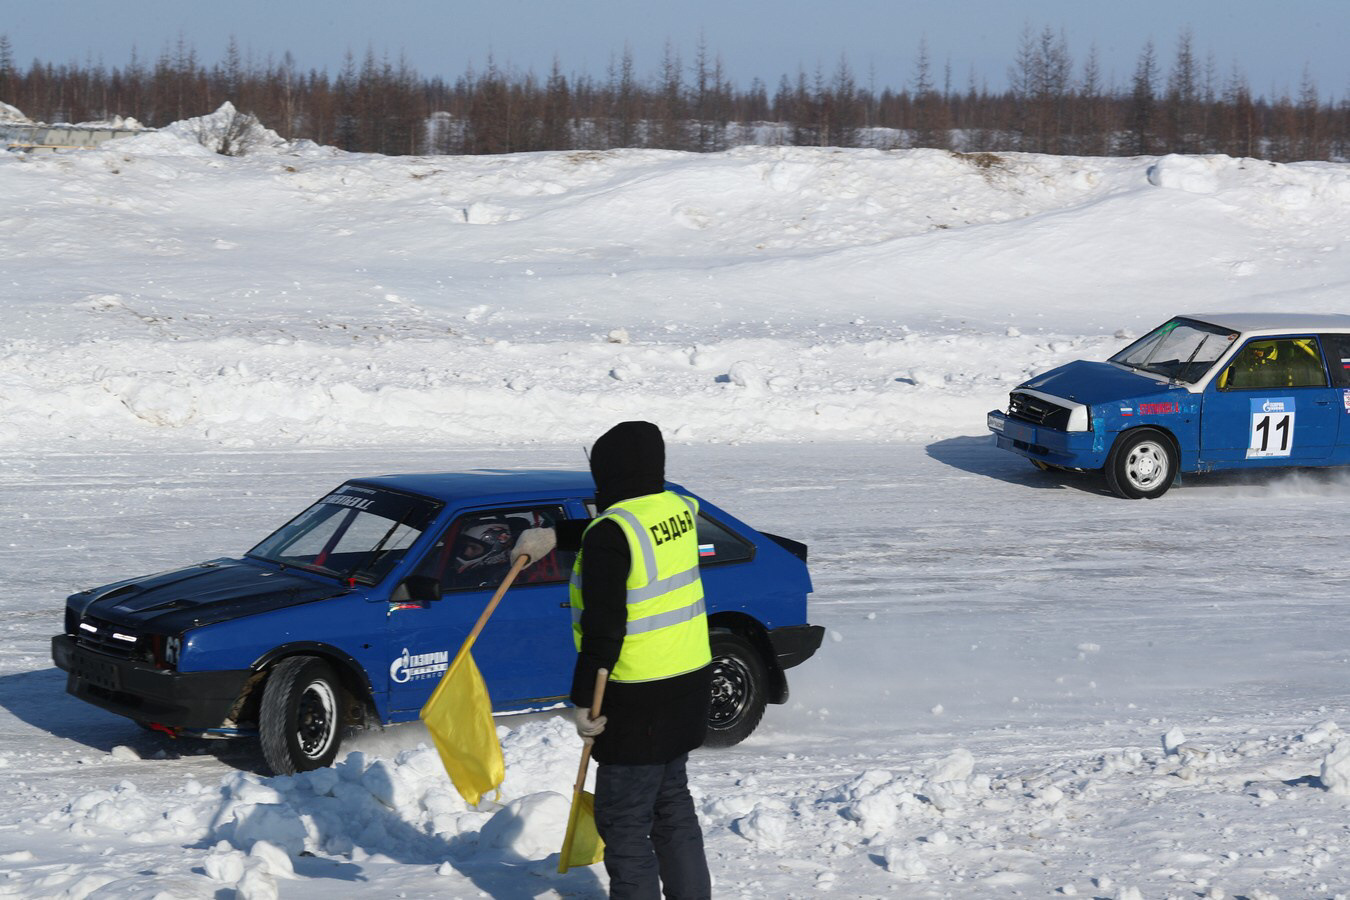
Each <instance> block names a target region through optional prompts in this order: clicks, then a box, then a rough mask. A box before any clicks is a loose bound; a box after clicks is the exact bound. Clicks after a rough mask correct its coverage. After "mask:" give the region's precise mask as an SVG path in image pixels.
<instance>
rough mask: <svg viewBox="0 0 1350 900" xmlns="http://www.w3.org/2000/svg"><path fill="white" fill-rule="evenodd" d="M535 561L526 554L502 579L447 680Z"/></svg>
mask: <svg viewBox="0 0 1350 900" xmlns="http://www.w3.org/2000/svg"><path fill="white" fill-rule="evenodd" d="M533 561H534V560H532V559H530V558H529V557H528V556H525V555H524V554H521V555H520V556H517V557H516V561H515V563H514V564H512V566H511V571H509V572H507V573H506V577H505V578H503V579H502V583H501V584H500V585H499V586H498V587H497V593H495V594H493V595H492V599H491V600H489V601H488V605H487V606H486V607H484V608H483V614H482V615H481V616H479V617H478V621H477V622H475V623H474V626H473V630H472V631H470V632H469V636H468V637H467V638H465V639H464V643H463V644H461V645H460V648H459V652H458V653H456V654H455V659H454V661H453V662H451V663H450V668H448V669H446V670H445V677H446V678H449V677H450V676H451V675H453V674H454V672H455V669H457V668H459V664H460V662H461V661H462V660H463V659H464V657H466V656H468V655H469V650H471V649H472V648H473V642H474V641H476V640H478V635H479V634H480V633H481V632H482V630H483V626H484V625H486V624H487V620H488V619H490V618H492V613H493V612H495V611H496V609H497V604H498V603H500V602H501V599H502V596H503V595H504V594H505V593H506V589H507V588H509V587H510V586H511V584H512V583H513V582H514V581H515V580H516V576H517V575H519V574H520V570H521V569H523V568H525V567H526V566H528V565H529V564H530V563H532V562H533Z"/></svg>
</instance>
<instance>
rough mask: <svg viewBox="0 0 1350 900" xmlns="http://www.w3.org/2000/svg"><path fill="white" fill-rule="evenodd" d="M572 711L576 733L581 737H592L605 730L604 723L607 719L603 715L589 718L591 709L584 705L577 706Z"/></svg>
mask: <svg viewBox="0 0 1350 900" xmlns="http://www.w3.org/2000/svg"><path fill="white" fill-rule="evenodd" d="M573 712H574V713H575V714H576V719H577V734H579V735H581V737H582V738H583V739H587V738H593V737H595V736H596V735H598V734H599V733H600V732H602V731H604V730H605V723H606V722H608V721H609V719H608V718H606V717H605V716H596V717H595V718H594V719H592V718H591V711H590V710H589V709H586V708H585V707H584V706H578V707H577V708H576V709H575V710H573Z"/></svg>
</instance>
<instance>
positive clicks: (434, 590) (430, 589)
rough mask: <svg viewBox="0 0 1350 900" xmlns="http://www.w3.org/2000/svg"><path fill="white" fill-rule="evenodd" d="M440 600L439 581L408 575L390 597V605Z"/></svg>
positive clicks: (424, 576) (430, 577) (427, 577)
mask: <svg viewBox="0 0 1350 900" xmlns="http://www.w3.org/2000/svg"><path fill="white" fill-rule="evenodd" d="M439 599H441V580H440V579H439V578H434V577H432V576H430V575H409V576H408V577H407V578H405V579H403V580H402V581H400V582H399V584H398V587H396V588H394V593H393V594H391V595H390V597H389V602H390V603H426V602H427V601H430V600H439Z"/></svg>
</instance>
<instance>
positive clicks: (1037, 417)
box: [1008, 391, 1071, 431]
mask: <svg viewBox="0 0 1350 900" xmlns="http://www.w3.org/2000/svg"><path fill="white" fill-rule="evenodd" d="M1070 412H1071V410H1069V409H1068V408H1066V407H1063V406H1060V405H1059V404H1057V403H1051V402H1050V401H1049V400H1045V399H1042V398H1041V397H1036V396H1033V395H1032V394H1027V393H1023V392H1022V391H1013V392H1012V393H1011V394H1009V395H1008V415H1009V416H1011V417H1012V418H1014V419H1021V420H1022V421H1023V422H1031V423H1032V424H1033V425H1044V426H1046V427H1047V428H1058V429H1060V430H1061V431H1063V430H1067V429H1068V427H1069V413H1070Z"/></svg>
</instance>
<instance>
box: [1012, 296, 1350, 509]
mask: <svg viewBox="0 0 1350 900" xmlns="http://www.w3.org/2000/svg"><path fill="white" fill-rule="evenodd" d="M988 425H989V430H990V431H992V432H993V433H994V437H995V440H996V443H997V444H998V446H999V447H1002V448H1003V449H1005V450H1011V451H1012V452H1013V453H1017V454H1020V455H1022V456H1025V457H1026V458H1027V459H1029V460H1031V462H1032V463H1033V464H1034V465H1036V466H1037V467H1038V468H1041V469H1080V470H1089V469H1091V470H1097V469H1100V470H1101V471H1102V472H1103V473H1104V474H1105V475H1106V482H1107V484H1108V485H1109V486H1110V488H1111V490H1112V491H1114V492H1115V493H1116V494H1117V495H1118V496H1121V497H1126V498H1131V499H1134V498H1150V499H1151V498H1154V497H1160V496H1162V495H1163V493H1165V492H1166V491H1167V489H1168V488H1169V487H1171V485H1172V482H1173V480H1174V479H1175V478H1176V476H1177V473H1178V472H1208V471H1213V470H1215V469H1241V468H1257V467H1271V466H1333V465H1344V464H1347V463H1350V316H1346V315H1289V314H1284V315H1261V314H1246V313H1234V314H1229V313H1224V314H1221V315H1186V316H1178V317H1177V318H1175V319H1172V320H1171V321H1169V322H1166V323H1164V324H1163V325H1161V326H1159V327H1158V328H1156V329H1154V330H1153V331H1151V332H1149V333H1148V334H1146V335H1145V336H1144V337H1142V338H1140V339H1139V340H1137V341H1135V342H1134V343H1133V344H1130V345H1129V346H1128V347H1126V348H1125V349H1124V350H1121V351H1120V352H1119V353H1117V354H1116V355H1115V356H1113V357H1111V358H1110V359H1109V360H1107V361H1106V362H1088V361H1084V360H1080V361H1077V362H1071V363H1069V364H1068V365H1064V366H1060V367H1059V368H1057V369H1051V370H1050V371H1049V372H1046V373H1044V374H1041V375H1037V376H1036V377H1035V378H1033V379H1031V380H1030V381H1027V382H1026V383H1024V384H1021V385H1019V386H1018V387H1017V388H1016V389H1015V390H1013V391H1012V393H1011V394H1010V395H1009V401H1008V411H1007V412H1003V411H1001V410H994V411H992V412H990V413H989V416H988Z"/></svg>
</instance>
